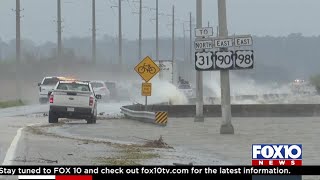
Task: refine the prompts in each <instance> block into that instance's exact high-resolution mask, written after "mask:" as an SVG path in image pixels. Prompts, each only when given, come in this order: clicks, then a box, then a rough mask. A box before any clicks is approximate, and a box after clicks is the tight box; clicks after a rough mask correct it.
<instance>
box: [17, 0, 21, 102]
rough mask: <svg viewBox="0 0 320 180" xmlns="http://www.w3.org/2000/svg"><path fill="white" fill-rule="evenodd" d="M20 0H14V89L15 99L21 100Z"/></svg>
mask: <svg viewBox="0 0 320 180" xmlns="http://www.w3.org/2000/svg"><path fill="white" fill-rule="evenodd" d="M20 11H21V10H20V0H16V89H17V100H21V95H22V94H21V89H22V87H21V83H20V63H21V34H20V32H21V29H20V18H21V15H20Z"/></svg>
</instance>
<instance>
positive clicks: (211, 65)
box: [195, 50, 254, 71]
mask: <svg viewBox="0 0 320 180" xmlns="http://www.w3.org/2000/svg"><path fill="white" fill-rule="evenodd" d="M253 65H254V56H253V50H237V51H215V52H212V51H210V52H196V54H195V69H196V70H198V71H213V70H236V69H252V68H253Z"/></svg>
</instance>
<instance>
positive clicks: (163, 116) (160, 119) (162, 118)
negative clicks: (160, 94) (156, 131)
mask: <svg viewBox="0 0 320 180" xmlns="http://www.w3.org/2000/svg"><path fill="white" fill-rule="evenodd" d="M167 122H168V112H156V120H155V123H156V124H159V125H163V126H166V125H167Z"/></svg>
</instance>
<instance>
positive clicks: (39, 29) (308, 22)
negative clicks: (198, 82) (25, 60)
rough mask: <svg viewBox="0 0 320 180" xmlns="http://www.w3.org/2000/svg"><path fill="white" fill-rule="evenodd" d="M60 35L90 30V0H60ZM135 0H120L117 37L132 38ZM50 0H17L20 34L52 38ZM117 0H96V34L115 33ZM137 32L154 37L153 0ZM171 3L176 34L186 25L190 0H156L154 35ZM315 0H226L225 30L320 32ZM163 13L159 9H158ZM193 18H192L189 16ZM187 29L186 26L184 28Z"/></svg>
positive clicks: (11, 29)
mask: <svg viewBox="0 0 320 180" xmlns="http://www.w3.org/2000/svg"><path fill="white" fill-rule="evenodd" d="M61 1H62V17H63V27H64V28H63V37H64V38H65V37H71V36H81V37H83V36H90V35H91V29H90V28H91V0H61ZM136 1H138V0H123V3H122V4H123V9H122V11H123V14H122V20H123V21H122V22H123V37H124V38H127V39H137V38H138V15H137V14H133V12H137V10H138V2H136ZM56 2H57V1H56V0H21V9H24V10H23V11H22V12H21V15H22V16H23V17H22V19H21V32H22V34H21V35H22V38H29V39H32V40H33V41H35V42H37V43H43V42H46V41H53V42H56V22H55V20H56V12H57V11H56V4H57V3H56ZM117 3H118V0H96V7H97V8H96V15H97V17H96V18H97V20H96V21H97V35H98V38H100V37H101V36H103V35H104V34H108V35H110V36H116V35H117V31H118V16H117V8H116V7H115V8H111V6H116V5H117ZM143 3H144V6H145V7H146V8H145V9H143V10H144V15H143V37H148V38H150V37H155V21H154V20H152V19H154V18H155V11H154V10H152V9H147V8H155V0H143ZM173 4H174V5H175V6H176V19H177V21H176V23H177V24H176V35H177V36H183V28H182V27H183V25H182V24H183V22H185V25H186V30H188V29H189V24H188V23H187V22H186V21H188V20H189V14H188V13H189V12H192V16H193V20H194V19H195V18H194V15H195V4H196V0H159V13H161V15H160V16H159V23H160V25H159V36H161V37H163V36H166V37H170V36H171V27H170V26H169V23H171V17H170V16H168V15H170V14H171V13H172V5H173ZM319 8H320V1H319V0H305V1H304V0H281V1H279V0H227V21H228V30H229V33H230V34H252V35H257V36H264V35H271V36H285V35H288V34H290V33H302V34H303V35H305V36H313V35H316V36H317V35H319V34H320V23H319V19H320V11H319ZM12 9H15V0H0V38H1V39H2V40H4V41H8V40H11V39H13V38H15V12H14V11H13V10H12ZM162 14H163V15H162ZM217 17H218V12H217V0H203V24H205V25H206V26H207V24H208V21H209V22H210V26H213V27H215V28H216V26H217ZM194 23H195V22H194ZM186 33H188V32H186Z"/></svg>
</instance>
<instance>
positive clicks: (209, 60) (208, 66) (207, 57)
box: [195, 51, 214, 71]
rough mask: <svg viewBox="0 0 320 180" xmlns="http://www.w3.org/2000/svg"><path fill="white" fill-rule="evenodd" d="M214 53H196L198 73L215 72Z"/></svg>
mask: <svg viewBox="0 0 320 180" xmlns="http://www.w3.org/2000/svg"><path fill="white" fill-rule="evenodd" d="M213 56H214V54H213V52H212V51H208V52H195V68H196V70H197V71H212V70H214V64H213Z"/></svg>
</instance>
